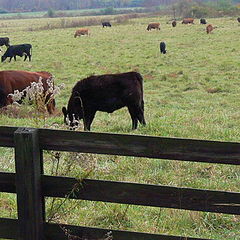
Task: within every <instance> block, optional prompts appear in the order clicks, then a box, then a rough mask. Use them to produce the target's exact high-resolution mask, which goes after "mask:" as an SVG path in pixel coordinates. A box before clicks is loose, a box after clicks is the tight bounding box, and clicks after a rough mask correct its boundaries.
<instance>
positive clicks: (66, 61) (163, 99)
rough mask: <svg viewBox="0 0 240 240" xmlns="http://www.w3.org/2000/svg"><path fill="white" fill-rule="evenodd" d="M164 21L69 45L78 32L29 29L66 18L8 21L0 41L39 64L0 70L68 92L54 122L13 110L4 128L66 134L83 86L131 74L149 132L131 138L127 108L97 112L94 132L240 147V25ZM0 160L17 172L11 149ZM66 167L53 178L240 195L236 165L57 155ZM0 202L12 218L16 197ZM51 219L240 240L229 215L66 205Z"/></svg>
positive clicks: (239, 222) (3, 118)
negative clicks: (49, 81)
mask: <svg viewBox="0 0 240 240" xmlns="http://www.w3.org/2000/svg"><path fill="white" fill-rule="evenodd" d="M167 20H168V18H167V17H162V18H139V19H134V20H130V21H129V22H126V23H124V24H116V23H115V24H114V23H113V24H112V25H113V27H112V28H104V29H103V28H102V27H101V26H100V25H99V26H92V27H89V29H90V31H91V35H90V36H89V37H87V36H81V37H79V38H74V37H73V35H74V32H75V30H76V28H68V29H56V30H46V31H28V30H29V29H34V28H37V27H39V26H45V25H46V24H47V23H50V24H52V21H53V22H54V24H60V23H61V21H62V20H61V19H32V20H18V21H15V20H9V21H3V23H2V24H3V25H2V26H3V27H2V28H1V30H0V32H1V37H2V36H8V37H9V38H10V40H11V44H20V43H31V44H32V45H33V58H32V60H33V61H32V62H28V61H26V62H23V59H20V57H18V60H17V62H14V61H13V62H11V63H8V62H5V63H1V65H0V66H1V70H7V69H14V70H29V71H49V72H51V73H52V74H54V76H55V83H56V84H60V83H65V85H66V87H65V89H64V90H63V91H62V93H61V95H59V96H58V97H57V99H56V102H57V108H58V109H57V113H58V114H56V116H53V117H49V118H47V119H45V120H44V119H39V120H37V121H36V119H34V118H31V117H28V114H27V113H26V114H22V115H21V116H25V117H22V118H20V117H18V116H20V115H18V112H16V113H14V114H13V115H14V117H10V115H11V111H13V110H12V108H10V109H9V113H8V114H1V115H0V124H1V125H8V126H27V127H49V128H65V127H64V125H63V119H62V116H61V108H62V106H64V105H66V104H67V101H68V98H69V96H70V93H71V89H72V87H73V86H74V84H75V83H76V82H77V81H78V80H80V79H83V78H85V77H87V76H89V75H92V74H105V73H117V72H126V71H132V70H134V71H138V72H140V73H141V74H142V76H143V78H144V99H145V118H146V121H147V125H146V126H145V127H142V126H139V128H138V129H137V130H136V131H132V130H131V120H130V116H129V113H128V112H127V109H126V108H124V109H121V110H118V111H116V112H114V113H112V114H107V113H101V112H98V113H97V114H96V117H95V119H94V121H93V124H92V131H96V132H114V133H128V134H141V135H154V136H167V137H181V138H197V139H209V140H220V141H233V142H239V141H240V133H239V125H240V110H239V99H240V93H239V90H240V87H239V79H240V72H239V67H240V58H239V56H240V50H239V37H240V32H239V29H240V25H239V24H238V23H237V22H236V19H235V18H219V19H208V22H209V23H211V24H213V26H217V27H218V28H216V29H214V31H213V33H212V34H209V35H207V34H206V31H205V27H206V26H203V25H200V24H199V21H198V20H196V24H195V25H182V24H180V23H179V22H178V25H177V27H176V28H172V27H171V25H170V24H166V21H167ZM155 21H159V22H160V23H161V30H160V31H156V30H152V31H149V32H148V31H146V27H147V24H148V23H149V22H155ZM79 27H84V26H79ZM161 41H164V42H166V45H167V54H166V55H160V53H159V43H160V42H161ZM2 48H3V49H4V47H2ZM22 111H26V109H25V108H23V110H22ZM0 152H1V155H0V170H1V171H14V161H13V158H14V156H13V152H12V150H6V149H1V150H0ZM45 157H46V161H45V172H46V173H47V174H51V173H52V169H53V167H52V166H53V165H54V163H55V162H56V161H55V160H54V158H53V157H52V156H51V155H49V153H45ZM60 163H61V164H60V166H61V167H60V169H59V171H58V173H57V175H66V176H74V177H80V178H82V177H85V176H87V177H89V178H94V179H106V180H114V181H127V182H137V183H148V184H159V185H170V186H177V187H190V188H201V189H213V190H223V191H235V192H239V181H240V170H239V167H237V166H227V165H226V166H224V165H216V164H205V163H189V162H180V161H169V160H155V159H145V158H131V157H116V156H102V155H91V154H80V155H75V154H61V157H60ZM55 168H56V164H55ZM89 172H90V173H89ZM0 196H1V197H0V209H1V212H2V214H3V215H1V216H4V217H7V216H8V217H9V216H11V217H14V216H16V213H15V197H14V196H13V195H8V194H1V195H0ZM50 203H51V200H48V204H47V208H48V209H50ZM49 215H51V213H49ZM55 217H56V218H58V219H60V222H64V223H65V222H66V223H70V224H77V225H86V226H98V227H104V228H114V229H124V230H134V231H144V232H152V233H163V234H173V235H185V236H193V237H205V238H215V239H234V240H236V239H240V218H239V216H231V215H227V214H211V213H202V212H193V211H184V210H173V209H158V208H150V207H138V206H126V205H121V204H109V203H108V204H107V203H97V202H89V201H70V200H67V201H66V202H65V203H64V204H63V205H62V206H61V208H60V209H58V214H57V216H55Z"/></svg>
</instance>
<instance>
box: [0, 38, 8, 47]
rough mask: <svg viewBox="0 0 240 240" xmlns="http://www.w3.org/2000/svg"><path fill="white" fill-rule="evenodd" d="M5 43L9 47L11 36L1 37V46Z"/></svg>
mask: <svg viewBox="0 0 240 240" xmlns="http://www.w3.org/2000/svg"><path fill="white" fill-rule="evenodd" d="M3 45H5V46H6V47H9V46H10V45H9V38H8V37H4V38H0V46H3Z"/></svg>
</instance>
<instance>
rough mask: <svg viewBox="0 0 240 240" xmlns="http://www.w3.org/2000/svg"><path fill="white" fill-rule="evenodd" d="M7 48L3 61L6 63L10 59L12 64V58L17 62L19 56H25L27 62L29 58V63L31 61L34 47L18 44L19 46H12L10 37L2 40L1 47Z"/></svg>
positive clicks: (0, 39)
mask: <svg viewBox="0 0 240 240" xmlns="http://www.w3.org/2000/svg"><path fill="white" fill-rule="evenodd" d="M4 45H5V46H6V47H7V50H6V52H5V53H4V54H3V55H2V57H1V61H2V62H4V61H5V60H6V59H7V58H8V57H9V58H10V59H9V62H11V60H12V58H14V60H15V61H16V60H17V56H20V57H23V56H24V61H26V59H27V57H28V59H29V61H31V56H32V54H31V50H32V45H31V44H27V43H25V44H18V45H10V41H9V38H8V37H3V38H0V46H4Z"/></svg>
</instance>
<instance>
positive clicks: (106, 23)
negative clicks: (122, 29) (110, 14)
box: [102, 22, 112, 27]
mask: <svg viewBox="0 0 240 240" xmlns="http://www.w3.org/2000/svg"><path fill="white" fill-rule="evenodd" d="M102 26H103V27H111V26H112V25H111V24H110V22H102Z"/></svg>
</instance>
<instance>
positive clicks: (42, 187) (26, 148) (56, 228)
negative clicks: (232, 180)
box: [0, 127, 240, 240]
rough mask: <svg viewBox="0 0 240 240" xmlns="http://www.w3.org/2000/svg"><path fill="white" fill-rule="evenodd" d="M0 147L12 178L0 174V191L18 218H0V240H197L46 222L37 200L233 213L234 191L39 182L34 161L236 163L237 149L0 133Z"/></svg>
mask: <svg viewBox="0 0 240 240" xmlns="http://www.w3.org/2000/svg"><path fill="white" fill-rule="evenodd" d="M52 139H54V141H52ZM0 147H11V148H14V149H15V163H16V173H6V172H0V192H6V193H16V194H17V204H18V219H6V218H0V238H7V239H17V238H19V239H25V240H43V235H44V239H45V238H46V239H47V240H55V239H58V240H61V239H66V240H67V239H71V237H72V239H75V238H74V237H75V236H76V237H77V239H87V240H100V239H101V240H102V239H104V236H105V235H106V234H107V233H109V232H111V233H112V236H113V239H114V240H160V239H161V240H165V239H166V240H184V239H188V240H200V239H203V238H191V237H181V236H168V235H159V234H148V233H138V232H128V231H118V230H108V229H101V228H91V227H82V226H71V225H61V224H49V223H46V222H45V201H44V197H57V198H66V197H67V198H69V199H81V200H90V201H102V202H110V203H118V204H130V205H141V206H150V207H164V208H174V209H182V210H194V211H204V212H215V213H225V214H236V215H240V193H239V192H226V191H213V190H206V189H191V188H179V187H170V186H161V185H150V184H139V183H129V182H116V181H103V180H92V179H81V180H79V179H76V178H69V177H55V176H46V175H43V155H42V150H54V151H67V152H81V153H96V154H109V155H120V156H133V157H146V158H156V159H169V160H182V161H191V162H207V163H219V164H233V165H240V143H234V142H220V141H205V140H193V139H180V138H163V137H151V136H138V135H124V134H107V133H92V132H72V131H59V130H49V129H33V128H27V129H26V128H15V127H0ZM25 173H27V174H25ZM72 235H73V236H72ZM203 240H204V239H203ZM205 240H207V239H205Z"/></svg>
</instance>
